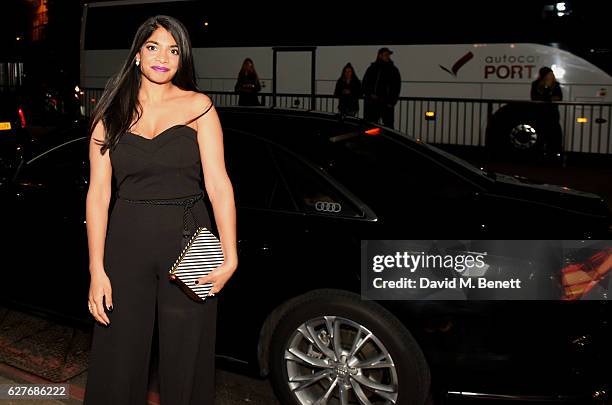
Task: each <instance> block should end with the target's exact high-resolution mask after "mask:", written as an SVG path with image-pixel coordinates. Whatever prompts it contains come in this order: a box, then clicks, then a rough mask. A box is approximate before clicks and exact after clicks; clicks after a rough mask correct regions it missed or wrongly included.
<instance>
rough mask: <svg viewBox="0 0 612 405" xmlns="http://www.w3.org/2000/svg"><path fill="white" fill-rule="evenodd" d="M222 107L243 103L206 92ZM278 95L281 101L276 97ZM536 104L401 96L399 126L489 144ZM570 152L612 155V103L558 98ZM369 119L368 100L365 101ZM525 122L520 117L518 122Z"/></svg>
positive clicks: (323, 103)
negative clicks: (513, 111)
mask: <svg viewBox="0 0 612 405" xmlns="http://www.w3.org/2000/svg"><path fill="white" fill-rule="evenodd" d="M83 90H84V108H83V111H84V113H85V115H89V114H90V113H91V111H92V110H93V108H94V107H95V102H96V100H97V99H98V97H100V95H101V94H102V91H103V89H83ZM206 94H208V95H209V96H210V97H211V99H212V100H213V102H214V103H215V105H217V106H234V105H238V95H237V94H236V93H234V92H221V91H209V92H206ZM273 97H275V100H274V99H273ZM260 100H261V104H262V105H263V106H268V107H272V106H273V105H275V106H276V108H297V109H305V110H315V111H321V112H330V113H336V112H337V111H338V99H337V98H336V97H334V96H332V95H316V96H315V98H314V106H313V105H311V104H312V103H313V98H312V96H311V95H310V94H277V95H276V96H273V95H271V94H269V93H264V94H260ZM510 104H511V105H523V106H527V107H530V106H536V105H542V104H544V103H539V102H531V101H516V100H482V99H450V98H422V97H400V99H399V101H398V103H397V104H396V106H395V129H397V130H399V131H400V132H402V133H404V134H406V135H408V136H413V137H416V138H420V139H421V140H423V141H425V142H428V143H433V144H448V145H466V146H485V145H486V135H487V134H486V131H487V126H488V124H489V123H490V122H491V119H492V118H493V117H494V115H495V114H496V113H497V112H498V111H499V109H500V108H502V107H504V106H506V105H510ZM552 104H554V105H556V106H557V109H558V112H559V124H560V125H561V130H562V135H563V140H562V144H563V148H564V150H565V151H566V152H582V153H599V154H612V140H611V138H612V125H611V124H610V121H611V119H612V103H575V102H554V103H552ZM357 116H358V117H359V118H363V99H360V100H359V112H358V114H357ZM519 122H520V120H518V118H517V123H519Z"/></svg>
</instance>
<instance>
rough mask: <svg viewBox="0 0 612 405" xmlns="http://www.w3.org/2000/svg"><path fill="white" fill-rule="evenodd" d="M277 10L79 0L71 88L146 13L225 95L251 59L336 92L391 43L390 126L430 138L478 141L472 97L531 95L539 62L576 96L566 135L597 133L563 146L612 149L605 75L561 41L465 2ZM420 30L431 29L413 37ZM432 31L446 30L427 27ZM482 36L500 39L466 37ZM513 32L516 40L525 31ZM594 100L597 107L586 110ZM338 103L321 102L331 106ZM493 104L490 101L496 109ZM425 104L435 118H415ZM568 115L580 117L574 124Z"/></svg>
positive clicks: (86, 84) (292, 81) (478, 112)
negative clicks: (484, 14)
mask: <svg viewBox="0 0 612 405" xmlns="http://www.w3.org/2000/svg"><path fill="white" fill-rule="evenodd" d="M536 3H537V2H536ZM278 7H279V6H275V5H272V4H269V5H262V4H259V3H253V4H251V5H250V6H249V5H247V4H243V5H236V6H234V5H233V4H232V5H231V6H215V5H211V2H204V1H189V0H183V1H152V0H149V1H142V0H126V1H107V2H100V3H88V4H85V5H84V6H83V19H82V35H81V77H80V87H82V88H86V89H87V88H103V87H104V86H105V84H106V82H107V80H108V79H109V77H110V76H111V75H112V74H113V73H114V72H115V71H116V69H117V66H119V65H120V63H121V62H122V61H123V60H124V58H125V56H126V53H127V51H128V48H129V47H130V45H131V40H132V38H133V35H134V33H135V31H136V28H137V27H138V25H139V24H141V23H142V22H143V21H144V20H145V19H146V18H147V17H149V16H152V15H155V14H167V15H171V16H173V17H176V18H178V19H179V20H181V21H182V22H183V23H184V24H185V25H186V26H187V29H188V31H189V33H190V36H191V40H192V46H193V50H194V61H195V67H196V75H197V80H198V85H199V87H200V88H202V89H204V90H206V91H210V92H233V90H234V84H235V82H236V76H237V73H238V70H239V69H240V66H241V64H242V61H243V60H244V58H246V57H250V58H251V59H253V61H254V63H255V67H256V69H257V72H258V74H259V76H260V79H261V81H262V87H263V92H265V93H274V94H284V95H291V94H295V95H297V94H300V95H310V96H312V100H314V99H315V96H322V95H331V94H332V93H333V90H334V85H335V82H336V80H337V79H338V77H339V76H340V71H341V69H342V67H343V66H344V65H345V64H346V63H347V62H351V64H352V65H353V66H354V67H355V70H356V73H357V75H358V77H359V78H362V77H363V74H364V73H365V70H366V68H367V67H368V66H369V64H370V63H371V62H373V61H374V60H375V58H376V53H377V50H378V49H379V48H380V47H383V46H385V47H389V48H391V49H392V51H393V55H392V60H393V61H394V63H395V65H396V66H397V67H398V68H399V70H400V73H401V77H402V86H401V94H400V95H401V96H402V97H405V98H415V100H402V101H401V102H400V105H399V107H397V108H396V126H398V127H399V129H400V130H402V131H403V132H406V133H408V134H410V135H413V136H417V137H421V138H423V139H425V140H427V141H433V142H435V143H451V144H452V143H456V144H465V145H481V146H482V145H484V142H485V136H484V129H485V128H486V125H487V113H488V112H489V113H490V111H487V108H486V106H484V107H483V105H480V104H478V105H477V104H474V102H475V101H479V100H529V96H530V86H531V82H532V81H533V80H535V78H536V76H537V72H538V70H539V68H540V67H542V66H549V67H551V68H552V69H553V71H554V72H555V75H556V77H557V79H558V81H559V82H560V83H561V87H562V91H563V100H564V101H567V102H575V103H581V106H580V107H579V110H578V111H577V110H576V106H573V107H572V106H570V107H571V108H569V107H568V106H566V107H568V108H562V110H561V121H562V126H563V128H564V130H565V132H567V133H570V132H571V133H572V134H574V133H575V132H576V131H579V132H581V131H582V132H583V131H584V130H585V126H588V128H586V130H587V132H589V133H592V132H595V136H596V137H597V139H591V138H592V135H591V138H589V139H586V138H584V139H583V137H581V138H580V139H579V140H576V139H573V138H574V137H572V139H569V138H568V139H566V142H565V146H566V149H567V150H575V151H586V152H599V153H612V150H611V149H612V145H610V142H609V141H607V137H609V133H610V127H609V119H608V118H607V115H609V110H610V107H609V103H612V77H611V76H610V74H608V73H607V72H606V71H605V70H604V69H602V68H600V67H598V66H597V65H595V64H594V63H591V62H590V61H588V60H587V59H585V58H583V57H580V56H578V55H576V54H574V53H571V52H569V51H567V50H564V49H561V46H560V45H559V44H555V43H548V44H543V43H542V44H541V43H532V42H511V41H508V39H510V37H512V35H510V34H506V35H505V36H499V35H495V32H493V31H491V30H492V29H493V28H492V27H494V26H495V24H496V21H490V19H482V18H479V17H478V16H477V17H474V11H473V10H470V9H466V7H465V6H463V5H462V6H460V7H457V8H454V9H447V10H433V11H434V13H433V14H431V13H428V10H429V9H428V8H427V7H423V8H421V9H414V7H413V6H411V7H412V8H413V14H412V15H411V16H408V15H406V14H402V13H397V15H396V14H394V10H395V9H396V7H397V6H394V5H388V6H384V5H379V7H378V8H374V7H373V6H372V10H367V11H366V10H364V11H361V12H358V11H355V10H352V11H350V14H348V15H347V14H344V13H346V11H344V12H340V13H336V12H334V11H333V10H329V8H326V7H325V6H323V5H318V4H314V3H308V4H306V3H304V4H297V3H292V6H290V7H289V8H292V7H294V8H295V9H293V10H289V11H290V12H288V10H287V7H284V8H282V9H275V10H273V9H272V8H278ZM440 7H441V8H443V9H444V8H448V7H449V6H448V5H444V6H440ZM539 7H541V6H539ZM516 12H517V13H518V11H516ZM419 13H421V14H422V15H424V17H423V18H421V17H420V16H419ZM457 13H459V14H457ZM275 16H280V17H275ZM470 16H471V17H470ZM468 17H470V18H472V20H469V19H467V18H468ZM537 18H540V15H538V17H537ZM423 20H425V21H423ZM428 20H431V21H430V22H427V21H428ZM534 21H535V20H534ZM476 23H478V24H480V25H481V26H480V27H479V26H476V25H475V24H476ZM522 23H523V24H526V25H527V24H533V22H530V20H529V16H524V18H523V21H522ZM109 24H110V25H109ZM109 27H112V28H110V29H109ZM407 27H412V28H407ZM426 28H429V31H426V32H421V30H425V29H426ZM544 28H546V27H544ZM503 29H504V28H503V27H500V28H499V29H498V31H502V30H503ZM439 30H444V33H437V34H436V31H439ZM448 31H450V33H449V32H448ZM525 31H529V34H533V36H532V38H537V37H538V36H541V35H540V34H541V33H538V32H536V31H537V30H535V29H529V30H527V29H526V28H525ZM551 35H552V34H551ZM555 35H558V34H555ZM486 37H490V38H491V39H493V40H497V39H505V41H501V42H500V41H495V42H493V41H492V42H485V41H479V42H475V41H474V40H477V39H486ZM514 37H516V38H517V39H522V38H524V37H525V32H523V33H522V35H514ZM470 40H471V41H470ZM468 41H470V42H468ZM445 42H446V43H445ZM458 42H459V43H458ZM589 51H592V52H586V54H593V55H598V54H599V53H598V52H595V49H591V50H589ZM419 99H420V100H419ZM423 99H431V103H429V102H428V103H427V105H424V103H423V102H424V100H423ZM440 99H453V100H454V101H450V100H448V101H445V100H440ZM457 99H460V100H467V101H468V102H466V103H461V102H458V101H457ZM594 103H596V104H599V105H600V107H601V106H603V107H601V108H599V109H597V108H593V107H592V106H591V104H594ZM290 104H291V103H290ZM335 105H336V104H335V103H333V105H332V106H331V107H329V106H328V107H327V109H328V110H334V109H335ZM500 105H501V104H500V103H497V104H496V106H495V109H497V108H498V107H499V106H500ZM300 106H303V107H305V108H313V109H319V108H320V107H321V103H319V104H317V105H312V104H310V105H307V103H306V102H304V101H302V103H301V105H300ZM361 110H363V109H361ZM424 110H427V111H424ZM430 110H431V111H430ZM434 110H435V111H434ZM428 111H429V113H430V114H431V113H432V112H433V113H434V114H435V115H436V117H437V118H436V119H434V120H431V119H424V114H425V113H426V112H428ZM577 118H581V120H580V122H577V121H576V120H577ZM604 121H605V122H604ZM445 124H446V125H445ZM519 124H520V123H517V125H519ZM591 126H593V128H591ZM593 129H594V131H593ZM582 132H581V133H582ZM431 134H433V135H431ZM432 136H433V138H432ZM606 141H607V143H606ZM576 142H578V143H577V144H576Z"/></svg>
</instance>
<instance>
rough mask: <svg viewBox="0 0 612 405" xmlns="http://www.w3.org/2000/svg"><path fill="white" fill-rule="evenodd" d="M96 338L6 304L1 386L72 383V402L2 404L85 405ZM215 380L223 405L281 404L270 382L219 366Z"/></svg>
mask: <svg viewBox="0 0 612 405" xmlns="http://www.w3.org/2000/svg"><path fill="white" fill-rule="evenodd" d="M90 337H91V330H87V329H83V327H82V326H74V327H71V326H68V325H65V324H62V323H59V322H54V321H51V320H49V319H46V318H44V317H42V316H39V315H33V314H30V313H26V312H22V311H19V310H16V309H12V308H7V307H5V306H2V305H0V386H3V385H4V384H9V385H20V384H21V385H22V384H68V395H69V398H66V399H63V398H62V399H15V400H8V399H0V404H2V405H4V404H7V405H8V404H15V405H30V404H32V405H47V404H48V405H59V404H66V405H75V404H82V403H83V398H84V393H85V385H86V382H87V359H88V358H89V344H90V341H91V340H90ZM83 363H84V364H83ZM151 364H155V363H154V362H153V361H152V362H151ZM215 377H216V401H215V403H216V404H217V405H239V404H241V405H242V404H249V405H279V402H278V401H277V399H276V397H275V396H274V393H273V392H272V388H271V386H270V383H269V382H268V380H264V379H259V378H254V377H249V376H245V375H241V374H237V373H233V372H230V371H227V370H223V369H220V368H219V367H217V369H216V372H215ZM156 383H157V382H156V379H155V378H151V380H150V387H149V394H148V404H150V405H159V404H160V400H159V394H158V387H157V384H156ZM4 387H6V386H4Z"/></svg>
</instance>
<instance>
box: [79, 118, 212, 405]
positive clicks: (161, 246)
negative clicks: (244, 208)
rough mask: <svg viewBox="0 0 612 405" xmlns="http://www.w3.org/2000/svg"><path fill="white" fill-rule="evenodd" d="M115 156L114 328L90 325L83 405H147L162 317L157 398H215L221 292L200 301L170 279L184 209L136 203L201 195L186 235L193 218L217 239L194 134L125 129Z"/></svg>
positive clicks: (177, 402) (109, 265)
mask: <svg viewBox="0 0 612 405" xmlns="http://www.w3.org/2000/svg"><path fill="white" fill-rule="evenodd" d="M207 111H208V110H207ZM207 111H205V112H204V113H202V114H201V115H203V114H205V113H206V112H207ZM201 115H200V116H201ZM200 116H198V117H196V118H194V119H192V120H190V121H189V122H191V121H193V120H195V119H197V118H199V117H200ZM189 122H188V123H189ZM188 123H187V124H188ZM110 159H111V163H112V167H113V176H114V178H115V180H116V185H117V200H116V203H115V205H114V207H113V210H112V212H111V214H110V216H109V221H108V227H107V235H106V241H105V249H104V269H105V271H106V273H107V274H108V277H109V279H110V282H111V288H112V297H113V311H108V310H106V308H105V309H104V310H105V312H106V314H107V316H108V318H109V320H110V324H109V325H108V326H104V325H101V324H100V323H99V322H96V323H95V326H94V332H93V340H92V348H91V354H90V364H89V373H88V379H87V385H86V391H85V401H84V403H85V404H88V405H96V404H103V405H110V404H113V405H128V404H129V405H144V404H146V403H147V389H148V375H149V374H148V371H149V363H150V354H151V348H152V341H153V337H154V336H153V332H154V324H155V319H156V315H157V322H158V329H159V336H158V338H159V339H158V340H159V374H158V375H159V384H160V386H159V388H160V401H161V404H162V405H164V404H166V405H182V404H185V405H187V404H190V405H195V404H198V405H212V404H214V387H215V333H216V321H217V319H216V317H217V297H216V296H213V297H208V298H207V299H206V300H205V301H204V302H203V303H200V302H196V301H194V300H192V299H191V298H189V297H188V296H187V295H186V294H185V292H184V291H182V290H181V289H180V288H179V287H178V286H177V285H175V284H174V283H173V282H172V281H169V279H168V271H169V270H170V268H171V266H172V264H173V263H174V262H175V260H176V258H177V257H178V255H179V254H180V252H181V248H182V246H184V240H185V238H184V237H183V233H184V232H183V231H184V216H185V215H184V214H185V213H186V210H185V207H183V206H180V205H157V204H140V203H137V201H142V200H156V201H174V200H179V201H182V200H183V199H184V197H189V196H195V195H198V194H199V195H200V197H202V198H200V199H199V200H197V201H196V202H195V203H194V204H193V207H192V208H191V212H192V213H193V214H192V215H189V218H190V219H191V220H190V221H189V233H190V234H193V232H194V231H195V226H196V225H197V226H205V227H207V228H208V229H210V230H211V231H212V232H213V233H215V234H216V236H217V237H218V236H219V235H218V234H217V233H216V230H213V229H211V225H212V224H211V218H210V217H209V214H208V209H207V207H206V204H205V202H204V198H206V194H205V191H204V190H205V188H204V187H203V181H202V166H201V161H200V153H199V148H198V142H197V132H196V131H195V130H194V129H193V128H191V127H189V126H187V125H186V124H180V125H175V126H173V127H170V128H168V129H166V130H165V131H163V132H162V133H160V134H159V135H157V136H156V137H155V138H152V139H148V138H145V137H142V136H140V135H136V134H133V133H130V132H127V133H125V134H123V135H122V136H121V138H120V140H119V143H118V144H117V145H116V148H115V149H114V150H113V149H111V150H110ZM194 220H195V222H196V223H194Z"/></svg>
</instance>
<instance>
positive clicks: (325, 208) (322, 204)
mask: <svg viewBox="0 0 612 405" xmlns="http://www.w3.org/2000/svg"><path fill="white" fill-rule="evenodd" d="M315 209H316V210H317V211H322V212H340V211H341V210H342V205H340V203H336V202H328V201H317V202H315Z"/></svg>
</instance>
